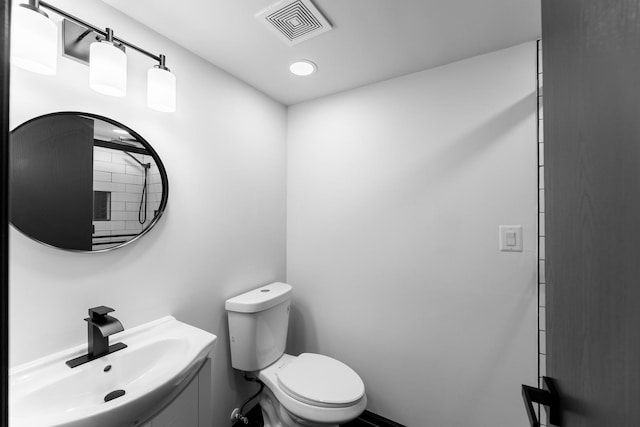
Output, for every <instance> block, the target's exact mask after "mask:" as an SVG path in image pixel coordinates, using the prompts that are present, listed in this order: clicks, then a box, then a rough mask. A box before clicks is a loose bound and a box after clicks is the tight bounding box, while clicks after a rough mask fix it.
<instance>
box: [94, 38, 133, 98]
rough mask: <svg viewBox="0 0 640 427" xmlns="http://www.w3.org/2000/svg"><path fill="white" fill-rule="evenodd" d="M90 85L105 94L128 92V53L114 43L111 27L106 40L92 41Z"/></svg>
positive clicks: (118, 94)
mask: <svg viewBox="0 0 640 427" xmlns="http://www.w3.org/2000/svg"><path fill="white" fill-rule="evenodd" d="M89 86H90V87H91V89H93V90H95V91H96V92H100V93H102V94H105V95H110V96H125V95H126V94H127V55H126V54H125V53H124V52H123V51H122V50H120V49H119V48H118V47H116V45H115V44H114V42H113V30H112V29H111V28H107V36H106V37H105V39H104V40H98V41H96V42H93V43H91V47H90V51H89Z"/></svg>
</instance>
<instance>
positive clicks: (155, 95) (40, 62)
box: [11, 0, 176, 112]
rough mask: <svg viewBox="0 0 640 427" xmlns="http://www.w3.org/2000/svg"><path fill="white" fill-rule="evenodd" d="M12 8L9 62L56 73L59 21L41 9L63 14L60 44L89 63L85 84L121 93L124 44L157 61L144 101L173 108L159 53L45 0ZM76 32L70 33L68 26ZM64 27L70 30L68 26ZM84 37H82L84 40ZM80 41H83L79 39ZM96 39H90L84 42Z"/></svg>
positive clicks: (171, 85) (172, 80) (169, 78)
mask: <svg viewBox="0 0 640 427" xmlns="http://www.w3.org/2000/svg"><path fill="white" fill-rule="evenodd" d="M19 6H20V7H16V8H14V11H15V12H14V15H13V22H12V25H11V27H12V36H11V43H12V45H11V63H12V64H15V65H17V66H19V67H21V68H25V69H27V70H30V71H34V72H38V73H42V74H55V73H56V68H57V67H56V64H57V57H58V53H57V50H58V26H57V25H56V24H55V23H54V22H53V21H51V20H50V19H49V18H48V16H47V14H46V13H44V12H43V11H42V10H41V9H42V8H44V9H47V10H48V11H51V12H54V13H56V14H58V15H60V16H62V17H63V18H64V19H65V20H64V21H63V23H64V24H70V25H63V26H62V33H63V40H64V43H63V45H64V46H63V48H64V53H65V55H66V56H72V57H74V58H76V59H78V60H79V61H80V62H84V63H87V60H88V63H89V86H90V87H91V88H92V89H94V90H96V91H98V92H100V93H103V94H106V95H112V96H124V95H125V94H126V85H127V54H126V53H125V48H130V49H132V50H135V51H137V52H138V53H141V54H143V55H145V56H147V57H149V58H151V59H153V60H154V61H157V62H158V65H156V66H155V67H153V68H152V69H151V70H149V72H148V73H147V77H148V79H149V80H148V82H147V89H148V92H147V103H148V105H149V107H150V108H153V109H155V110H158V111H167V112H172V111H175V109H176V108H175V99H176V77H175V75H174V74H172V73H171V71H169V68H167V66H166V58H165V56H164V55H154V54H153V53H150V52H149V51H147V50H144V49H142V48H140V47H138V46H136V45H134V44H132V43H130V42H128V41H126V40H123V39H121V38H118V37H115V36H114V35H113V31H112V30H111V29H110V28H106V29H105V30H102V29H100V28H98V27H96V26H94V25H92V24H90V23H88V22H86V21H83V20H82V19H80V18H78V17H76V16H73V15H71V14H69V13H67V12H65V11H64V10H62V9H59V8H57V7H56V6H53V5H52V4H50V3H47V2H44V1H39V0H29V3H28V4H20V5H19ZM74 26H75V27H76V28H80V29H81V30H80V34H76V35H71V28H72V27H74ZM68 29H69V30H68ZM85 39H86V40H85ZM83 40H84V41H83ZM92 40H95V41H94V42H93V43H90V44H89V43H87V41H92Z"/></svg>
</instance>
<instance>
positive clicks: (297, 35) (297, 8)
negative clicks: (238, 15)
mask: <svg viewBox="0 0 640 427" xmlns="http://www.w3.org/2000/svg"><path fill="white" fill-rule="evenodd" d="M256 18H258V19H259V20H261V21H262V22H263V23H264V24H265V25H267V27H268V28H269V29H271V30H272V31H273V32H275V33H276V34H277V35H278V36H280V37H281V38H282V39H283V40H284V41H285V42H286V43H287V44H289V45H292V46H293V45H295V44H298V43H300V42H303V41H305V40H309V39H310V38H313V37H316V36H319V35H320V34H322V33H326V32H327V31H329V30H331V24H330V23H329V21H328V20H327V18H325V17H324V16H323V15H322V13H320V11H319V10H318V9H317V8H316V7H315V6H314V5H313V3H311V1H310V0H283V1H279V2H278V3H275V4H273V5H271V6H269V7H268V8H267V9H265V10H263V11H262V12H260V13H258V14H257V15H256Z"/></svg>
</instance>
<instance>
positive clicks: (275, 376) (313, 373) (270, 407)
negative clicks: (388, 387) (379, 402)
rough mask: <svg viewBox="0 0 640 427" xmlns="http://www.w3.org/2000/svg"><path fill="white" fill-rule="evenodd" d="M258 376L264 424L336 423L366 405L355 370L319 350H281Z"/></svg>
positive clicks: (280, 426) (313, 425) (312, 426)
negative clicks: (296, 353) (262, 388)
mask: <svg viewBox="0 0 640 427" xmlns="http://www.w3.org/2000/svg"><path fill="white" fill-rule="evenodd" d="M258 379H259V380H260V381H262V382H263V383H264V384H265V387H266V389H265V391H266V392H263V395H262V396H261V399H260V406H261V407H262V410H263V418H264V421H265V424H264V425H265V427H298V426H309V427H316V426H322V427H329V426H337V425H339V424H341V423H345V422H348V421H351V420H353V419H354V418H357V417H358V415H360V414H361V413H362V412H363V411H364V410H365V408H366V406H367V396H366V395H365V392H364V384H363V382H362V380H361V379H360V377H359V376H358V374H356V373H355V371H353V370H352V369H351V368H349V367H348V366H347V365H345V364H344V363H342V362H340V361H338V360H335V359H333V358H331V357H328V356H323V355H321V354H314V353H302V354H301V355H299V356H298V357H295V356H292V355H289V354H283V355H282V357H280V359H278V360H277V361H276V362H275V363H273V364H271V365H270V366H268V367H267V368H265V369H263V370H261V371H259V372H258ZM265 413H266V415H265Z"/></svg>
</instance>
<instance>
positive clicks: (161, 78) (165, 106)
mask: <svg viewBox="0 0 640 427" xmlns="http://www.w3.org/2000/svg"><path fill="white" fill-rule="evenodd" d="M147 105H148V106H149V108H153V109H154V110H157V111H164V112H167V113H172V112H174V111H176V76H175V75H174V74H173V73H172V72H171V71H169V70H165V69H163V68H158V67H153V68H149V71H148V72H147Z"/></svg>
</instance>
